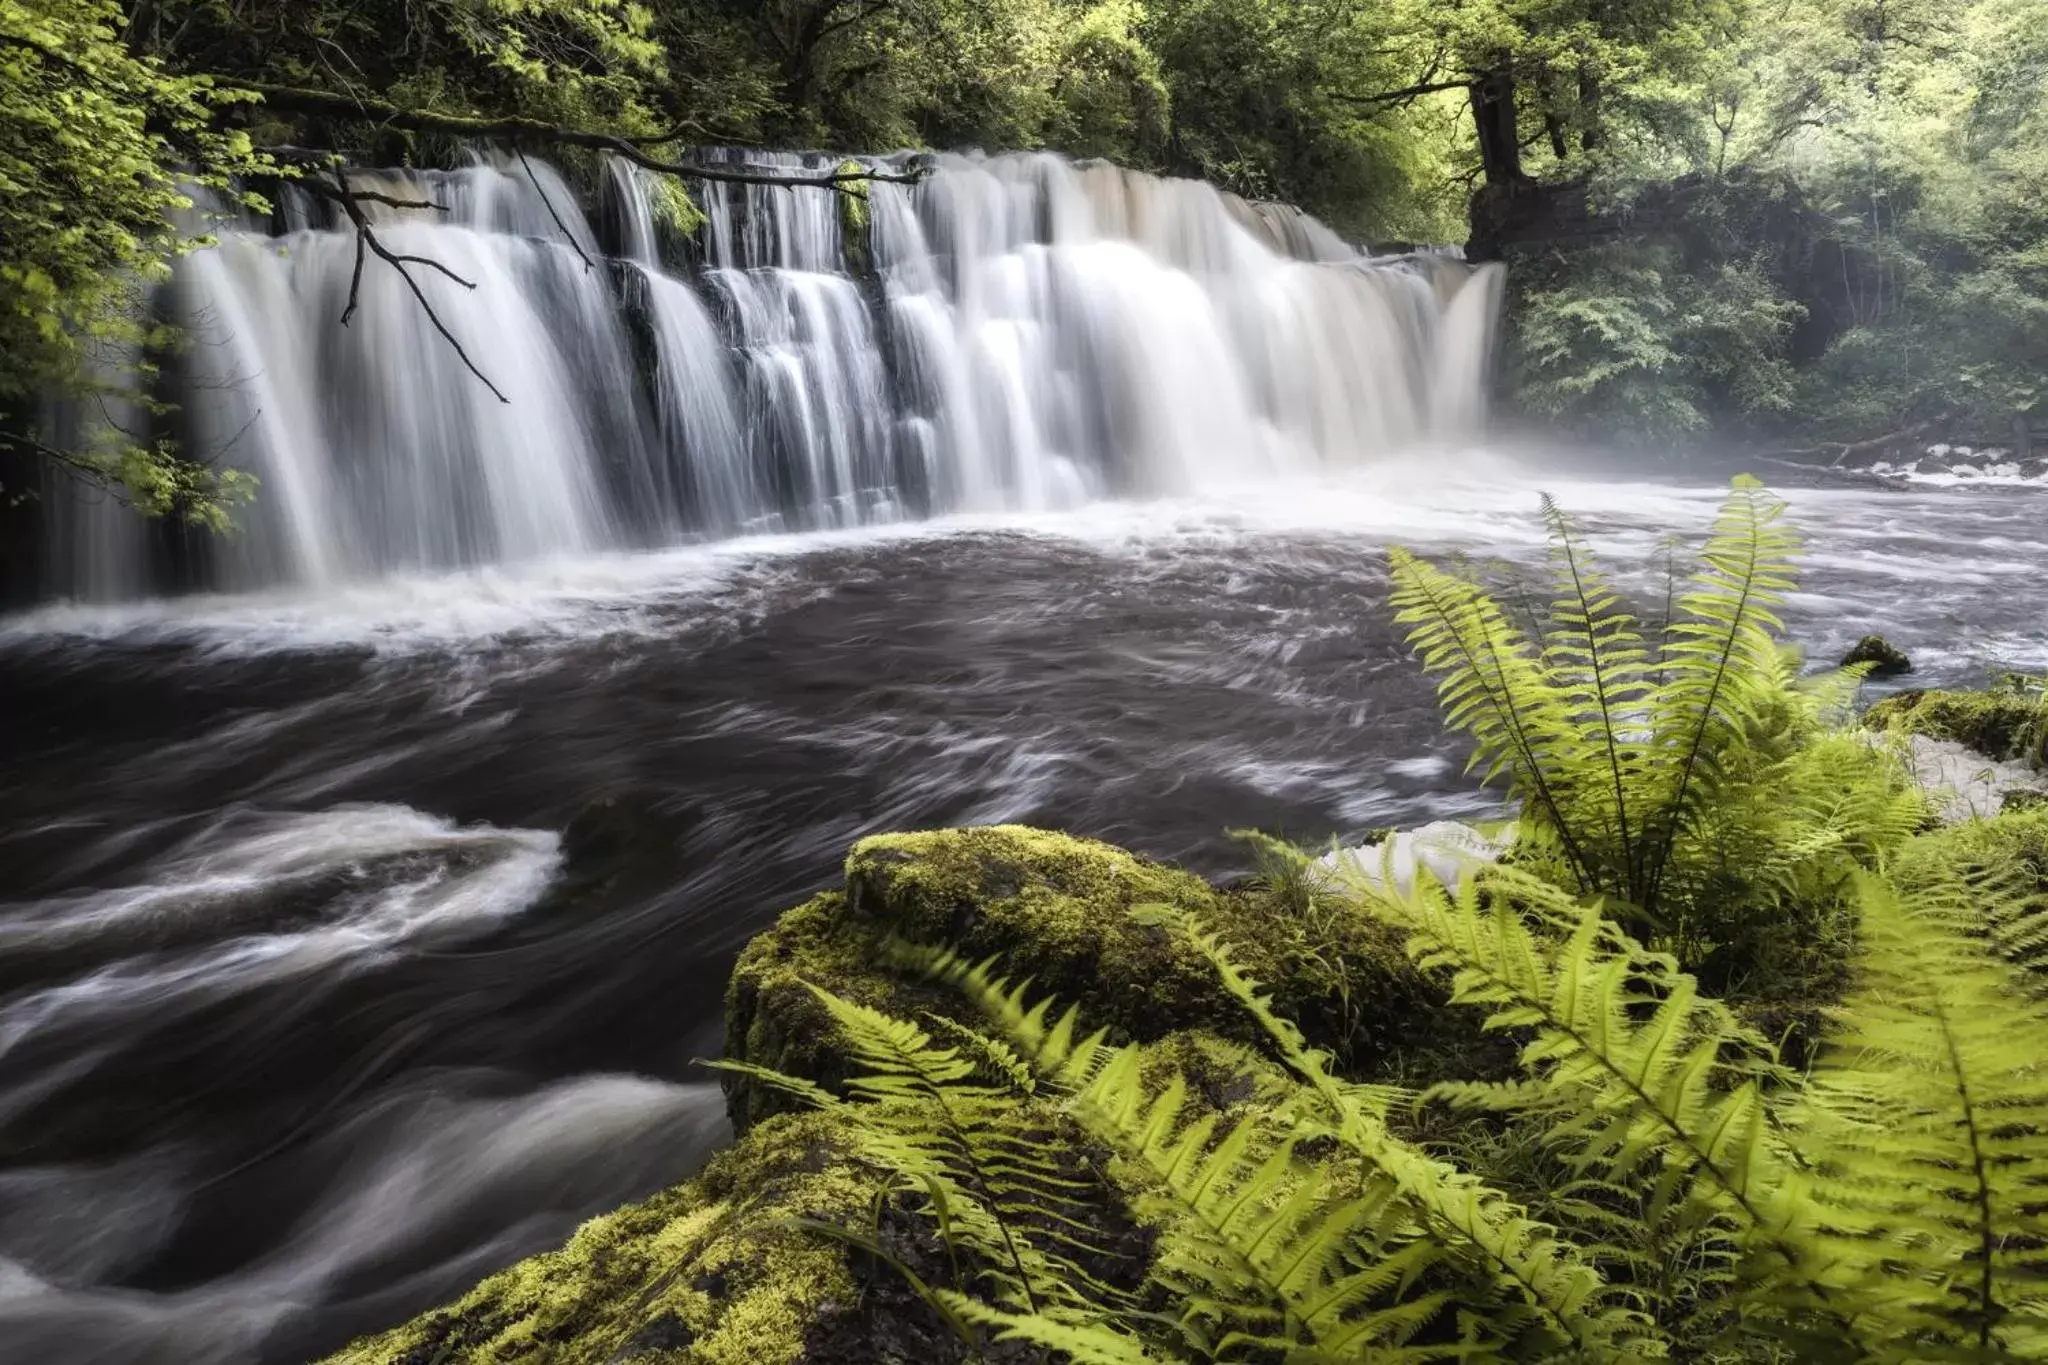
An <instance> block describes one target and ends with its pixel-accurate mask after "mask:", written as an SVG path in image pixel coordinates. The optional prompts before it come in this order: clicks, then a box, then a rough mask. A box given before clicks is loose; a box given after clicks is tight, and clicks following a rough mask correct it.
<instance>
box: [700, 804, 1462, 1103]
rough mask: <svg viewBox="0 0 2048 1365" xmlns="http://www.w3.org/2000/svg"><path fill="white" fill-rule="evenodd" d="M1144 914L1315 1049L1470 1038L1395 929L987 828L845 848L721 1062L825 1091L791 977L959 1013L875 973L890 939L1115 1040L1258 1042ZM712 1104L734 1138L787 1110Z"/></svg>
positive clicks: (1345, 1050) (735, 1018)
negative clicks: (1172, 918)
mask: <svg viewBox="0 0 2048 1365" xmlns="http://www.w3.org/2000/svg"><path fill="white" fill-rule="evenodd" d="M1150 904H1167V905H1173V906H1177V907H1180V908H1183V909H1187V910H1192V911H1195V912H1197V913H1199V915H1200V916H1201V918H1202V922H1203V923H1204V925H1205V926H1206V927H1208V928H1209V929H1211V930H1214V931H1216V932H1218V933H1220V934H1221V935H1222V936H1223V937H1224V939H1225V940H1226V941H1228V942H1229V943H1230V944H1231V946H1232V948H1233V951H1234V952H1235V954H1236V956H1237V957H1238V959H1239V961H1240V962H1241V963H1242V964H1243V966H1244V968H1245V970H1246V971H1247V972H1249V973H1250V975H1252V976H1253V977H1255V978H1256V979H1258V980H1259V981H1261V982H1263V983H1265V985H1266V986H1267V988H1268V989H1269V990H1270V991H1271V992H1272V994H1273V997H1274V1003H1275V1004H1276V1005H1277V1006H1278V1008H1279V1009H1280V1010H1281V1011H1282V1012H1283V1013H1285V1014H1288V1015H1291V1016H1292V1017H1293V1018H1295V1019H1296V1020H1297V1022H1299V1023H1300V1024H1301V1026H1302V1028H1303V1030H1304V1032H1305V1033H1307V1034H1308V1036H1309V1038H1310V1039H1311V1040H1312V1041H1314V1042H1317V1043H1319V1044H1322V1045H1324V1046H1328V1047H1332V1048H1334V1049H1336V1050H1337V1051H1338V1052H1339V1054H1340V1056H1342V1057H1344V1058H1346V1059H1347V1060H1355V1061H1357V1062H1358V1063H1359V1064H1360V1065H1361V1066H1365V1067H1368V1068H1369V1067H1370V1066H1372V1065H1373V1064H1374V1063H1375V1062H1376V1061H1379V1060H1384V1059H1388V1058H1393V1057H1397V1056H1399V1055H1401V1054H1403V1053H1405V1052H1409V1051H1413V1050H1416V1049H1420V1048H1425V1047H1430V1046H1434V1045H1436V1044H1437V1043H1438V1042H1439V1041H1440V1040H1441V1037H1442V1035H1443V1034H1444V1032H1445V1030H1446V1029H1447V1028H1449V1029H1452V1030H1457V1029H1461V1028H1467V1027H1469V1021H1467V1020H1465V1019H1463V1018H1462V1016H1456V1015H1452V1014H1450V1013H1449V1012H1448V1011H1446V1010H1445V1008H1444V997H1443V994H1442V992H1441V990H1440V989H1438V988H1437V987H1436V986H1435V985H1433V984H1432V983H1430V982H1428V981H1427V980H1425V979H1424V978H1423V977H1422V976H1421V974H1420V973H1418V972H1417V971H1416V970H1415V969H1414V968H1413V967H1412V966H1411V965H1410V963H1409V962H1408V959H1407V957H1406V955H1405V954H1404V953H1403V952H1402V950H1401V943H1400V938H1399V935H1398V934H1397V933H1396V932H1395V931H1393V930H1390V929H1388V928H1386V927H1385V926H1383V925H1381V924H1379V923H1377V922H1376V921H1373V920H1370V919H1368V918H1367V917H1365V916H1362V915H1352V914H1346V915H1335V916H1329V917H1326V919H1325V920H1324V921H1323V922H1322V923H1320V924H1317V925H1314V926H1310V925H1308V924H1305V923H1304V922H1303V920H1302V919H1301V918H1300V917H1299V916H1296V915H1291V914H1288V913H1285V912H1284V911H1281V910H1279V909H1277V908H1276V907H1275V905H1274V904H1273V903H1272V902H1271V901H1270V900H1268V899H1267V898H1265V897H1262V896H1261V895H1259V894H1258V893H1257V892H1255V891H1238V892H1230V893H1226V892H1222V891H1218V890H1217V889H1216V888H1214V887H1211V886H1210V885H1209V884H1208V883H1206V882H1204V881H1202V880H1201V879H1200V878H1199V877H1195V876H1193V875H1191V874H1189V873H1186V872H1182V871H1179V870H1177V869H1174V868H1170V867H1165V866H1162V865H1161V864H1158V863H1154V862H1150V861H1147V860H1146V859H1143V858H1139V857H1137V856H1135V855H1133V854H1130V853H1127V852H1125V851H1123V850H1122V849H1118V848H1113V847H1111V846H1109V845H1107V844H1102V843H1097V842H1095V841H1093V840H1089V839H1080V838H1075V837H1073V836H1071V835H1065V834H1054V833H1049V832H1046V831H1043V830H1034V829H1026V828H1023V827H1021V826H997V827H992V828H984V829H962V830H939V831H932V832H927V833H918V834H889V835H879V836H876V837H874V838H871V839H865V840H862V841H861V842H860V843H859V844H856V845H855V846H854V848H853V851H852V853H851V854H850V855H849V857H848V858H847V861H846V890H845V891H844V892H843V893H838V894H828V895H826V896H821V897H819V898H818V899H816V900H813V901H811V902H808V903H807V904H805V905H802V906H799V907H797V908H796V909H794V910H792V911H790V912H789V913H788V914H786V915H784V916H783V918H782V919H781V920H780V921H779V922H778V923H777V924H776V925H775V927H774V928H772V929H771V930H769V931H768V932H767V933H765V934H763V935H761V936H760V937H758V938H756V939H755V940H754V942H753V943H751V944H750V945H749V946H748V948H747V950H746V952H745V953H744V954H743V955H742V956H741V958H740V961H739V964H738V966H737V967H736V968H735V969H734V971H733V976H732V982H731V985H730V986H729V987H728V990H727V995H726V1048H727V1055H728V1056H729V1057H731V1058H733V1059H735V1060H740V1061H746V1062H750V1063H753V1064H756V1065H760V1066H767V1067H772V1068H775V1069H777V1070H781V1071H786V1072H791V1073H794V1074H798V1075H802V1076H806V1077H808V1078H810V1079H812V1080H815V1081H817V1082H819V1083H820V1084H823V1085H826V1086H836V1085H838V1084H839V1083H840V1082H841V1081H842V1080H843V1079H844V1078H845V1074H846V1062H845V1059H844V1058H843V1057H842V1056H841V1055H840V1053H839V1044H838V1042H837V1040H836V1038H835V1036H834V1033H833V1030H832V1029H831V1027H830V1026H829V1024H828V1023H827V1021H826V1019H825V1015H824V1011H823V1010H822V1009H821V1008H820V1006H819V1005H818V1003H817V1000H816V998H815V997H814V996H813V995H812V994H811V993H810V991H809V990H808V989H806V987H805V985H804V983H805V982H811V983H814V984H816V985H819V986H823V987H824V988H826V989H827V990H831V991H833V992H835V993H838V994H841V995H845V996H848V997H850V998H852V999H856V1000H859V1001H861V1002H862V1003H865V1004H870V1005H874V1006H876V1007H878V1008H882V1009H886V1010H889V1011H891V1012H894V1013H898V1014H904V1013H915V1012H917V1011H918V1010H928V1011H932V1012H936V1013H941V1014H946V1015H949V1016H952V1017H956V1018H962V1019H971V1018H972V1016H971V1015H970V1014H968V1013H966V1012H965V1006H964V1002H962V1001H960V1000H959V999H958V998H957V997H955V996H952V995H951V994H950V993H949V992H944V991H939V990H935V989H934V988H932V987H931V986H929V985H925V984H923V983H920V982H918V981H915V980H910V979H906V978H904V977H902V976H900V975H898V974H896V973H894V972H892V971H891V970H890V969H889V968H887V967H886V966H884V965H882V963H881V960H880V959H881V954H880V952H879V948H880V945H881V944H882V943H883V941H884V940H886V939H887V938H888V937H889V936H892V935H893V936H895V937H898V938H903V939H909V940H912V941H914V942H920V943H944V944H949V945H951V946H953V947H955V948H957V949H958V950H959V951H960V952H961V953H963V954H964V955H965V956H967V957H968V958H970V959H980V958H983V957H989V956H995V957H998V958H1000V962H1001V967H1000V970H1001V972H1002V974H1004V975H1006V976H1009V977H1011V978H1012V979H1015V980H1023V979H1024V978H1027V977H1028V978H1030V980H1031V982H1032V991H1033V994H1034V995H1041V994H1042V995H1047V996H1051V997H1053V998H1054V999H1056V1000H1058V1001H1060V1002H1063V1003H1066V1004H1078V1005H1079V1006H1080V1007H1081V1009H1082V1012H1083V1018H1084V1019H1085V1020H1086V1021H1087V1023H1088V1024H1089V1025H1091V1026H1095V1027H1103V1028H1107V1029H1108V1030H1109V1031H1110V1035H1111V1038H1112V1040H1114V1041H1124V1040H1132V1039H1135V1040H1138V1041H1151V1040H1153V1039H1157V1038H1160V1037H1163V1036H1165V1035H1166V1034H1169V1033H1174V1032H1177V1031H1180V1030H1186V1029H1206V1030H1209V1031H1211V1032H1213V1033H1216V1034H1218V1035H1219V1036H1222V1037H1225V1038H1235V1039H1238V1040H1240V1041H1246V1042H1253V1041H1256V1030H1255V1026H1254V1025H1253V1024H1252V1023H1251V1021H1250V1020H1249V1018H1248V1017H1247V1016H1246V1015H1245V1012H1244V1011H1243V1009H1242V1008H1241V1007H1240V1006H1239V1005H1238V1004H1237V1003H1236V1002H1235V1001H1233V1000H1231V999H1230V998H1229V997H1228V995H1227V994H1226V993H1225V992H1224V990H1223V988H1222V986H1221V985H1220V984H1219V983H1218V981H1217V977H1216V973H1215V971H1214V969H1213V968H1212V967H1211V966H1210V964H1209V963H1208V962H1207V961H1206V960H1205V959H1204V958H1203V957H1202V956H1201V955H1200V954H1199V953H1198V952H1196V951H1195V949H1194V948H1193V947H1192V946H1191V945H1190V944H1189V943H1188V942H1187V941H1186V939H1185V938H1184V937H1183V936H1181V935H1179V934H1175V933H1172V932H1169V931H1168V930H1166V929H1163V928H1159V927H1157V926H1152V925H1147V924H1144V923H1141V922H1139V921H1138V920H1137V919H1135V918H1133V916H1132V914H1131V911H1132V910H1133V909H1135V908H1137V907H1139V906H1143V905H1150ZM726 1094H727V1107H728V1111H729V1112H730V1113H731V1115H732V1120H733V1123H734V1126H735V1127H736V1128H739V1129H745V1128H746V1127H747V1125H749V1124H751V1123H755V1122H758V1121H759V1120H760V1119H761V1118H763V1117H765V1116H766V1115H768V1114H771V1113H775V1112H779V1111H780V1110H781V1109H784V1108H786V1107H788V1104H789V1101H788V1100H787V1099H786V1098H785V1097H784V1096H782V1095H780V1094H778V1093H775V1092H772V1091H769V1090H767V1089H766V1088H765V1087H762V1086H760V1085H759V1084H757V1083H755V1082H753V1081H751V1080H750V1079H748V1078H747V1077H745V1076H738V1075H733V1076H728V1077H727V1078H726Z"/></svg>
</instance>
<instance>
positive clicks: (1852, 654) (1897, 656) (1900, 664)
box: [1842, 635, 1913, 678]
mask: <svg viewBox="0 0 2048 1365" xmlns="http://www.w3.org/2000/svg"><path fill="white" fill-rule="evenodd" d="M1857 664H1869V665H1870V672H1869V673H1868V674H1867V675H1866V676H1869V677H1872V678H1895V677H1897V676H1898V675H1899V674H1901V673H1911V672H1912V671H1913V661H1912V660H1911V659H1909V658H1907V657H1906V652H1905V651H1904V650H1902V649H1900V648H1899V647H1898V646H1897V645H1895V644H1893V643H1892V642H1891V641H1890V640H1887V639H1885V638H1884V636H1882V635H1866V636H1864V637H1863V638H1862V639H1860V640H1858V641H1857V642H1856V644H1855V647H1854V648H1852V649H1851V650H1850V651H1849V652H1848V653H1847V654H1844V655H1843V656H1842V667H1844V668H1854V667H1855V666H1856V665H1857Z"/></svg>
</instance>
